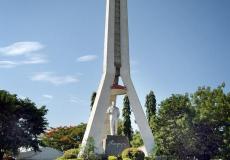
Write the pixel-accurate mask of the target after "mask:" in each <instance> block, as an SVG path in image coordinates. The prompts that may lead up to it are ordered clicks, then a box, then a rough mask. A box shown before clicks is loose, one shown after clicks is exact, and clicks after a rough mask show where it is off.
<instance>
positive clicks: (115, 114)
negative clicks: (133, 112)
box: [107, 102, 120, 135]
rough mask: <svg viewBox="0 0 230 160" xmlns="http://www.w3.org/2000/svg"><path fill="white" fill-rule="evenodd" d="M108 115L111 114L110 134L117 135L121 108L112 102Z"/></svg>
mask: <svg viewBox="0 0 230 160" xmlns="http://www.w3.org/2000/svg"><path fill="white" fill-rule="evenodd" d="M107 113H108V114H109V121H110V134H111V135H117V126H118V119H119V116H120V111H119V108H118V107H116V106H115V105H114V102H112V106H110V107H109V108H108V110H107Z"/></svg>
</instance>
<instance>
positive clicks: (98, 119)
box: [79, 73, 114, 157]
mask: <svg viewBox="0 0 230 160" xmlns="http://www.w3.org/2000/svg"><path fill="white" fill-rule="evenodd" d="M113 80H114V74H110V73H108V74H107V73H106V74H104V75H103V76H102V79H101V82H100V85H99V88H98V91H97V96H96V98H95V102H94V105H93V108H92V111H91V113H90V118H89V120H88V123H87V127H86V131H85V134H84V137H83V141H82V148H81V150H80V153H79V157H81V156H82V154H83V153H84V150H85V146H86V145H87V141H88V139H89V138H90V137H92V138H93V139H94V144H95V153H98V154H103V153H104V150H103V146H102V139H103V135H104V122H105V116H106V111H107V108H108V106H109V104H110V94H111V84H112V83H113Z"/></svg>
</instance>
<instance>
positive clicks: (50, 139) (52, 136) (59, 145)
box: [42, 123, 86, 151]
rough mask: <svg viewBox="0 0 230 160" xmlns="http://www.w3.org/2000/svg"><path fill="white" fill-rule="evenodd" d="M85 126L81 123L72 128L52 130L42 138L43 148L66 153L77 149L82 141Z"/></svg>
mask: <svg viewBox="0 0 230 160" xmlns="http://www.w3.org/2000/svg"><path fill="white" fill-rule="evenodd" d="M85 129H86V124H84V123H81V124H79V125H78V126H74V127H58V128H52V129H50V130H49V131H47V132H46V133H45V134H44V135H43V136H42V142H43V144H44V145H45V146H48V147H51V148H55V149H58V150H60V151H66V150H68V149H71V148H78V147H79V145H80V144H81V141H82V139H83V136H84V133H85Z"/></svg>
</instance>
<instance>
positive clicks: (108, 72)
mask: <svg viewBox="0 0 230 160" xmlns="http://www.w3.org/2000/svg"><path fill="white" fill-rule="evenodd" d="M119 80H122V81H123V84H124V85H120V83H119ZM123 94H127V95H128V97H129V101H130V105H131V108H132V111H133V113H134V116H135V120H136V122H137V125H138V127H139V129H140V133H141V136H142V139H143V141H144V146H145V149H146V151H147V153H150V152H151V151H152V149H153V147H154V140H153V135H152V132H151V130H150V127H149V125H148V123H147V120H146V117H145V114H144V112H143V109H142V106H141V103H140V101H139V98H138V96H137V93H136V90H135V88H134V85H133V82H132V79H131V76H130V61H129V34H128V9H127V0H106V23H105V42H104V64H103V75H102V78H101V82H100V85H99V88H98V91H97V95H96V98H95V102H94V105H93V108H92V111H91V114H90V118H89V121H88V124H87V128H86V131H85V135H84V138H83V141H82V145H83V147H82V151H84V146H85V145H86V143H87V140H88V138H89V137H93V139H94V143H95V147H96V151H95V152H96V153H104V149H103V144H102V143H103V139H104V138H105V137H106V134H110V133H108V124H109V123H108V122H107V121H108V114H107V110H108V108H109V106H111V105H112V104H116V98H117V96H118V95H123ZM110 127H111V126H110ZM82 151H81V152H82Z"/></svg>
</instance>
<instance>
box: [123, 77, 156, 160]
mask: <svg viewBox="0 0 230 160" xmlns="http://www.w3.org/2000/svg"><path fill="white" fill-rule="evenodd" d="M121 77H122V80H123V83H124V85H125V86H126V87H127V94H128V97H129V101H130V105H131V107H132V110H133V113H134V116H135V120H136V122H137V125H138V127H139V129H140V133H141V137H142V139H143V141H144V147H145V149H146V152H147V153H146V154H147V155H146V156H148V155H149V154H150V153H152V151H153V148H154V145H155V144H154V138H153V134H152V131H151V129H150V127H149V125H148V122H147V119H146V116H145V114H144V111H143V108H142V106H141V103H140V101H139V98H138V96H137V93H136V90H135V88H134V86H133V82H132V80H131V78H130V76H129V74H125V75H124V74H122V75H121Z"/></svg>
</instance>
